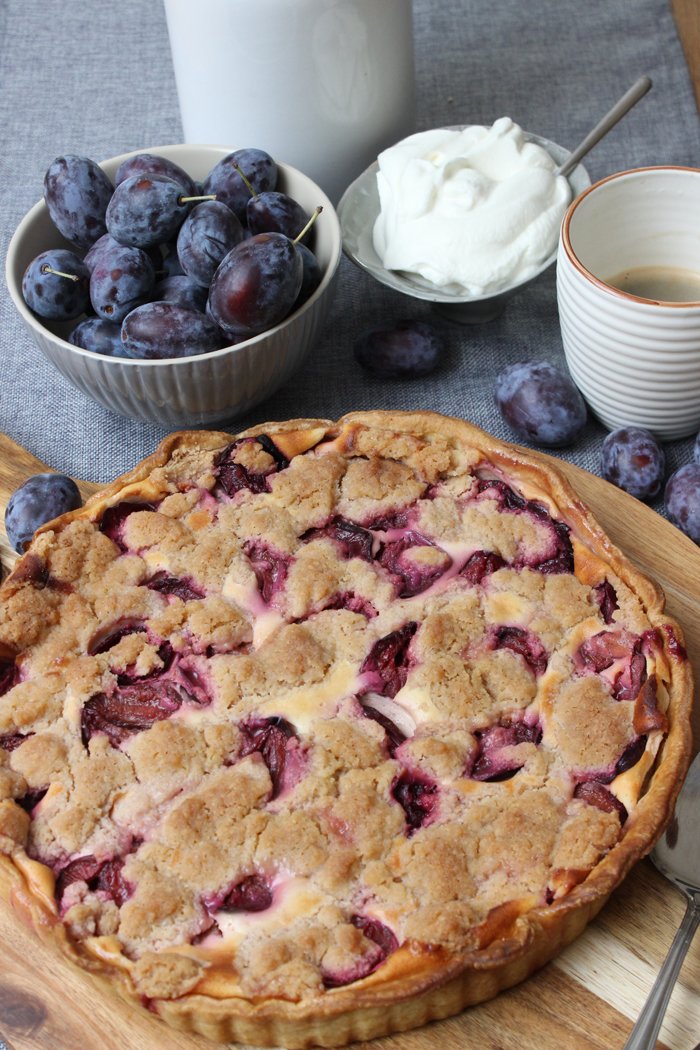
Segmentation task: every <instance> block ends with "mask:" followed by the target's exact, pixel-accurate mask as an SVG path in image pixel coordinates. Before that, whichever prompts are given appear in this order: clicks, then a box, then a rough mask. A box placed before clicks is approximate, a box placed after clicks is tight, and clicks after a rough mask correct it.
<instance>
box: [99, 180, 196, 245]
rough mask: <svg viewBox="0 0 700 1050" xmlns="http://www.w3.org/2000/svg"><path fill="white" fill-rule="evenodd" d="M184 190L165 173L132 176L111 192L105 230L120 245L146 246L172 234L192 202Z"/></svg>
mask: <svg viewBox="0 0 700 1050" xmlns="http://www.w3.org/2000/svg"><path fill="white" fill-rule="evenodd" d="M185 195H186V194H185V191H184V189H183V187H182V185H181V184H180V183H179V182H174V181H173V179H169V178H167V177H166V176H165V175H149V174H144V175H131V176H130V177H129V178H128V179H125V180H124V182H121V183H120V184H119V185H118V186H117V188H116V189H115V191H114V194H113V195H112V199H111V200H110V202H109V205H108V207H107V212H106V216H105V218H106V222H107V229H108V230H109V232H110V233H111V235H112V237H114V239H115V240H116V241H119V243H120V244H126V245H130V246H131V247H134V248H145V247H148V246H149V245H154V244H160V243H161V242H162V241H168V240H170V239H171V238H172V237H174V236H175V234H176V233H177V231H178V230H179V229H180V226H181V225H182V223H183V222H184V220H185V217H186V216H187V214H188V212H189V210H190V207H191V205H190V204H187V203H183V200H182V198H183V197H184V196H185Z"/></svg>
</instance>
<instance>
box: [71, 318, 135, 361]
mask: <svg viewBox="0 0 700 1050" xmlns="http://www.w3.org/2000/svg"><path fill="white" fill-rule="evenodd" d="M121 331H122V326H121V325H120V324H118V323H117V322H116V321H105V320H103V319H102V318H101V317H86V318H85V320H83V321H81V322H80V323H79V324H77V325H76V326H75V328H74V329H73V331H72V332H71V333H70V335H69V336H68V342H69V343H72V344H73V346H80V347H82V348H83V350H90V351H91V353H93V354H102V356H103V357H126V356H127V355H126V354H125V353H124V348H123V347H122V337H121Z"/></svg>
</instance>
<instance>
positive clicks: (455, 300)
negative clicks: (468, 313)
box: [337, 124, 591, 306]
mask: <svg viewBox="0 0 700 1050" xmlns="http://www.w3.org/2000/svg"><path fill="white" fill-rule="evenodd" d="M487 126H488V125H482V124H446V125H442V126H440V127H436V128H427V129H423V130H427V131H462V130H464V129H465V128H469V127H487ZM521 130H522V132H523V135H524V136H525V140H526V142H532V143H534V144H535V145H537V146H541V147H542V148H543V149H545V150H546V151H547V152H548V153H549V155H550V156H551V157H552V159H553V160H554V161H555V162H556V163H557V164H561V163H563V161H564V160H565V159H566V157H565V156H564V157H562V158H561V159H557V158H556V157H554V156H553V155H552V153H551V151H550V149H549V147H550V146H554V147H556V149H557V150H562V151H564V153H565V154H568V153H570V151H569V150H567V148H566V147H565V146H561V145H560V144H559V143H558V142H554V140H553V139H548V138H545V137H544V136H543V135H537V134H535V133H534V132H531V131H527V130H525V129H524V128H521ZM421 133H422V132H421V131H416V132H413V134H416V135H418V134H421ZM411 137H412V136H411V135H409V136H406V138H411ZM401 141H402V142H403V141H405V139H402V140H401ZM378 168H379V159H378V158H375V159H374V160H373V161H372V163H371V164H370V165H368V167H367V168H365V170H364V171H363V172H362V173H361V174H360V175H358V177H357V178H356V179H355V180H354V181H353V182H351V183H350V185H349V186H348V187H347V189H346V190H345V192H344V193H343V195H342V197H341V198H340V200H339V202H338V205H337V211H338V217H339V220H340V228H341V235H342V241H343V253H344V254H345V255H346V256H347V258H349V259H350V260H351V262H353V263H355V265H356V266H359V267H360V269H362V270H364V271H365V273H368V274H369V275H370V276H371V277H374V279H375V280H377V281H379V282H380V283H382V284H384V285H385V286H386V287H387V288H391V289H393V290H394V291H397V292H401V293H403V294H404V295H409V296H411V297H412V298H414V299H423V300H425V301H427V302H432V303H440V304H452V305H463V306H469V305H470V304H471V303H475V304H477V303H486V302H491V301H493V300H498V299H501V298H505V297H510V296H511V295H514V294H515V293H516V292H517V291H519V290H520V289H521V288H523V287H525V286H526V285H527V284H529V283H530V282H531V281H534V280H535V279H536V278H537V277H539V276H540V275H541V274H542V273H544V271H545V270H547V269H548V268H549V267H550V266H551V265H552V263H554V262H555V261H556V258H557V249H558V245H557V244H556V243H555V245H554V248H553V250H552V251H551V252H550V254H549V255H548V256H547V258H546V259H545V260H543V262H542V263H541V264H540V266H539V268H538V269H537V271H536V272H535V273H533V274H530V275H529V276H528V277H525V278H523V279H521V280H519V281H518V282H517V283H516V284H509V285H507V286H506V287H504V288H500V289H497V290H494V291H490V292H486V293H485V294H483V295H471V296H461V295H455V294H454V293H447V292H442V291H440V289H439V288H438V287H437V286H435V287H430V286H428V284H427V283H426V285H425V287H422V286H421V285H419V284H417V283H414V282H413V281H410V280H408V279H407V278H404V277H403V276H402V275H401V272H400V271H395V270H387V269H386V268H385V267H383V266H382V265H381V260H380V259H379V256H377V259H378V261H379V263H380V265H379V266H375V265H373V264H369V263H368V262H367V260H366V259H365V258H364V257H363V256H362V255H360V254H359V253H357V252H352V251H350V250H349V248H348V245H347V242H346V233H345V231H346V221H347V215H348V212H349V208H350V202H351V199H352V198H353V197H354V196H355V195H356V194H357V193H358V192H360V191H362V190H364V189H365V188H367V189H369V188H370V186H371V185H373V184H374V182H375V181H376V180H375V176H376V173H377V171H378ZM574 173H579V175H580V177H581V178H582V179H584V180H586V184H587V185H588V186H590V182H591V179H590V176H589V174H588V171H587V170H586V168H585V167H584V166H583V164H580V163H579V164H577V165H576V166H575V168H574V170H573V171H572V172H570V173H569V174H568V175H567V176H565V178H566V181H567V182H568V183H569V187H570V189H571V193H572V199H574V198H575V196H576V194H577V193H578V191H577V190H575V189H574V187H573V185H572V181H571V180H572V177H573V175H574ZM569 206H570V205H569ZM377 214H378V211H377ZM375 218H376V215H374V216H373V217H372V222H373V221H374V219H375ZM344 220H345V221H344ZM389 278H391V279H389Z"/></svg>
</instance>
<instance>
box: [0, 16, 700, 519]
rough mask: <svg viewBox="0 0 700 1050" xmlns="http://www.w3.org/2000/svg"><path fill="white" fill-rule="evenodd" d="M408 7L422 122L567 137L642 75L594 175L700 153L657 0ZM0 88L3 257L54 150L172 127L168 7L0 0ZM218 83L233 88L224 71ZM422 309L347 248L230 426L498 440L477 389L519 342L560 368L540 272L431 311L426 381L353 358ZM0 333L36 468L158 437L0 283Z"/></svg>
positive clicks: (16, 414) (498, 424) (485, 389)
mask: <svg viewBox="0 0 700 1050" xmlns="http://www.w3.org/2000/svg"><path fill="white" fill-rule="evenodd" d="M415 12H416V19H415V22H416V61H417V80H418V125H417V126H418V128H419V129H423V128H427V127H431V126H437V125H444V124H450V123H458V122H473V123H491V122H492V121H493V120H495V119H496V118H498V117H500V116H503V115H508V116H510V117H512V118H513V119H514V120H516V121H517V122H518V123H520V124H521V125H522V126H523V127H525V128H527V129H528V130H530V131H534V132H536V133H539V134H541V135H544V136H545V137H547V138H550V139H553V140H554V141H556V142H559V143H561V144H563V145H565V146H567V147H573V146H574V145H575V144H576V143H577V142H578V140H579V139H580V138H581V137H582V136H583V134H584V133H585V132H586V131H587V130H588V129H589V128H590V127H591V126H592V125H593V124H594V123H595V122H596V121H597V120H598V119H599V117H600V116H601V115H602V114H603V113H604V112H605V111H606V110H607V109H608V108H609V106H610V105H612V103H613V102H614V101H615V100H616V99H617V98H618V97H619V96H620V95H621V94H622V93H623V92H624V90H625V89H626V88H627V87H628V86H629V85H630V84H631V83H632V82H633V81H634V80H635V79H636V78H637V77H638V76H640V75H641V74H643V73H647V74H649V75H650V76H651V77H652V78H653V81H654V87H653V90H652V91H651V93H650V94H649V95H648V96H647V97H646V98H645V99H644V100H643V101H642V102H641V103H640V104H639V105H638V106H637V108H636V109H635V110H633V111H632V113H630V114H629V115H628V116H627V117H626V118H625V119H624V120H623V121H622V123H621V124H619V125H618V127H617V128H616V129H614V131H613V132H612V133H611V134H610V135H609V136H608V138H607V139H606V140H604V141H603V142H602V143H600V144H599V145H598V146H597V147H596V149H595V151H594V152H593V153H592V154H591V155H590V156H589V158H588V159H587V161H586V162H585V163H586V166H587V167H588V170H589V173H590V175H591V177H592V178H593V179H595V178H599V177H601V176H603V175H606V174H608V173H610V172H612V171H615V170H619V169H621V168H626V167H633V166H637V165H643V164H655V163H671V164H690V165H700V121H699V120H698V113H697V110H696V108H695V104H694V99H693V94H692V90H691V84H690V79H689V75H688V71H687V68H686V65H685V61H684V58H683V54H682V50H681V47H680V43H679V40H678V37H677V33H676V29H675V25H674V22H673V19H672V16H671V13H670V9H669V7H668V4H667V0H634V3H619V2H616V0H589V2H588V3H586V4H580V3H574V0H537V2H535V3H522V2H521V0H502V2H501V3H499V4H492V3H491V2H490V0H415ZM234 57H235V56H232V69H233V68H234V67H235V62H234V61H233V58H234ZM300 61H303V56H300ZM0 89H1V90H0V112H1V114H2V119H1V122H0V127H1V128H2V138H3V145H4V148H3V150H2V152H1V153H0V185H1V186H2V194H0V260H1V261H2V263H3V268H4V257H5V252H6V248H7V243H8V241H9V238H10V236H11V234H12V232H13V230H14V229H15V227H16V225H17V223H18V222H19V220H20V218H21V217H22V215H23V214H24V212H25V211H26V210H27V209H28V208H29V207H30V206H31V205H32V204H33V203H34V202H35V201H36V200H37V199H39V197H40V195H41V186H42V178H43V174H44V171H45V170H46V168H47V167H48V165H49V164H50V162H51V161H52V160H53V158H54V157H55V156H56V155H58V154H60V153H66V152H73V153H79V154H85V155H88V156H91V157H93V158H95V159H98V160H99V159H103V158H104V157H108V156H111V155H114V154H117V153H121V152H124V151H126V150H132V149H142V148H146V147H148V146H153V145H158V144H165V143H170V142H177V141H179V140H180V139H181V137H182V132H181V126H180V118H179V113H178V107H177V98H176V93H175V84H174V78H173V72H172V65H171V60H170V53H169V47H168V39H167V32H166V27H165V20H164V15H163V11H162V7H161V4H160V3H157V2H153V0H150V2H147V0H119V3H113V2H112V0H92V3H90V4H89V5H86V4H85V3H84V2H83V0H62V2H61V3H60V4H59V3H58V2H57V0H51V2H49V3H48V4H47V3H46V2H41V3H40V2H39V0H0ZM231 90H232V91H241V90H245V88H244V87H243V86H242V85H241V84H240V83H235V79H234V78H233V76H232V87H231ZM258 90H261V88H260V86H259V85H254V86H251V92H254V91H258ZM234 145H236V144H234ZM245 145H252V143H245ZM428 313H429V307H428V306H427V305H426V304H419V303H415V302H413V301H411V300H408V299H405V298H404V297H402V296H400V295H398V294H397V293H393V292H391V291H388V290H386V289H384V288H381V287H380V286H378V285H377V284H376V283H375V282H373V281H372V279H371V278H369V277H368V276H366V275H365V274H363V273H361V272H360V271H358V270H357V269H356V268H355V267H353V265H352V264H351V263H349V262H348V261H347V260H346V259H343V261H342V263H341V270H340V279H339V282H338V291H337V298H336V300H335V304H334V308H333V310H332V314H331V316H330V319H329V320H328V322H327V325H326V327H325V331H324V334H323V337H322V339H321V341H320V343H319V345H318V346H317V348H316V350H315V351H314V353H313V355H312V356H311V357H310V359H309V360H308V362H307V364H306V365H305V366H304V368H303V369H302V370H301V371H300V372H299V373H298V374H297V375H296V376H295V377H294V378H293V379H292V381H291V382H290V383H289V384H288V385H287V387H286V388H285V389H284V390H283V391H281V392H280V393H278V394H277V395H275V396H273V397H272V398H270V399H268V400H267V401H266V402H265V403H264V404H262V405H260V406H259V407H258V408H257V409H255V410H254V411H253V412H251V413H249V414H248V415H247V416H245V417H244V418H243V419H241V420H239V421H237V423H236V424H235V426H236V427H237V428H238V429H240V428H241V427H242V426H244V425H251V424H253V423H257V422H261V421H264V420H267V419H285V418H289V417H293V416H316V415H320V416H327V417H330V418H336V417H337V416H339V415H341V414H342V413H343V412H346V411H349V410H352V409H361V408H370V407H374V408H394V407H400V408H411V407H426V408H431V409H435V410H438V411H441V412H445V413H448V414H453V415H457V416H463V417H466V418H468V419H471V420H473V421H474V422H476V423H478V424H480V425H481V426H484V427H485V428H487V429H488V430H490V431H492V432H493V433H494V434H496V435H498V436H500V437H506V438H512V435H511V434H510V432H509V430H508V428H507V427H506V425H505V424H504V423H503V422H502V420H501V419H500V416H499V415H498V413H497V411H496V409H495V408H494V405H493V400H492V385H493V378H494V376H495V374H496V372H497V371H498V370H499V369H500V368H501V367H503V366H504V365H505V364H507V363H509V362H511V361H515V360H517V359H519V358H522V357H530V358H549V359H550V360H552V361H554V362H557V363H560V364H563V352H562V347H561V340H560V336H559V328H558V321H557V313H556V295H555V283H554V269H553V268H551V269H550V271H549V272H548V273H547V274H546V275H543V276H542V277H541V278H540V279H538V281H537V282H535V284H534V285H533V286H531V287H530V288H529V289H528V290H527V291H526V292H523V293H521V294H520V295H519V296H518V297H517V298H515V299H514V300H513V301H512V303H511V304H510V305H509V306H508V308H507V310H506V312H505V314H504V315H503V316H502V317H501V318H500V319H498V320H497V321H494V322H491V323H489V324H487V325H483V326H479V327H455V326H451V325H444V331H445V335H446V339H447V343H448V354H447V358H446V361H445V363H444V365H443V366H442V367H441V369H440V370H439V371H438V372H437V373H435V374H434V375H433V376H431V377H429V378H427V379H424V380H420V381H402V382H389V381H377V380H374V379H370V378H368V377H367V376H366V375H365V374H364V373H363V372H362V371H361V370H360V369H359V367H358V366H357V365H356V364H355V362H354V359H353V357H352V351H351V348H352V343H353V340H354V338H355V337H356V335H357V334H358V333H359V332H360V331H361V330H363V329H365V328H366V327H367V326H369V325H371V324H373V323H374V322H379V321H385V320H387V319H392V318H395V319H398V318H400V317H404V316H412V317H421V316H427V315H428ZM0 348H1V352H2V362H3V369H2V374H3V378H2V382H0V429H1V430H3V431H5V432H6V433H8V434H9V435H10V436H11V437H12V438H14V439H15V440H16V441H19V442H20V443H21V444H23V445H25V446H26V447H27V448H28V449H30V451H32V452H33V453H34V454H35V455H37V456H38V457H39V458H40V459H42V460H44V461H45V462H46V463H48V464H49V465H50V466H51V467H54V468H56V469H58V470H61V471H65V472H67V473H69V474H72V475H74V476H77V477H81V478H85V479H89V480H95V481H100V482H106V481H108V480H110V479H111V478H113V477H114V476H115V475H116V474H118V473H121V472H123V471H124V470H126V469H128V468H130V467H131V466H133V465H134V463H136V462H137V461H138V460H139V459H141V458H142V457H143V456H144V455H146V454H147V453H149V452H151V451H152V450H153V448H154V447H155V445H156V444H157V442H158V441H159V440H160V438H161V437H163V435H164V433H165V431H164V430H163V429H161V428H159V427H157V426H154V425H150V424H143V423H139V422H135V421H132V420H124V419H122V418H120V417H117V416H115V415H112V414H111V413H109V412H107V411H106V410H105V409H103V408H102V407H100V406H98V405H96V404H94V403H93V402H92V401H91V400H89V399H88V398H87V397H86V396H85V395H83V394H82V393H80V392H78V391H77V390H75V389H74V388H73V387H72V386H71V385H70V384H69V383H68V381H67V380H65V379H64V378H63V377H62V376H61V375H60V374H59V373H57V372H56V371H55V370H54V369H53V367H52V366H51V365H50V364H49V363H48V362H47V361H45V359H44V358H43V356H42V355H41V353H40V352H39V350H38V349H37V348H36V346H35V345H34V343H33V342H32V340H31V339H30V338H29V336H28V335H27V334H26V333H25V331H24V329H23V327H22V326H21V324H20V321H19V318H18V317H17V316H16V314H15V311H14V308H13V306H12V304H11V302H10V300H9V296H8V294H7V291H6V289H5V287H4V281H3V283H2V291H1V292H0ZM604 433H605V431H604V430H603V428H602V427H601V426H600V425H598V424H597V423H595V422H591V423H590V425H589V426H588V428H587V430H586V432H585V434H584V436H583V437H582V438H581V439H580V440H579V441H578V443H577V444H576V446H575V447H574V448H572V449H570V450H567V451H565V452H564V453H563V455H564V456H565V457H566V458H568V459H571V460H573V461H575V462H576V463H577V464H579V465H580V466H583V467H586V468H588V469H591V470H594V471H595V470H596V469H597V463H598V450H599V446H600V442H601V440H602V437H603V436H604ZM690 449H691V442H690V441H685V442H680V443H676V444H674V445H671V446H669V448H668V452H669V460H670V466H671V467H675V466H677V465H680V464H681V463H684V462H687V461H689V460H690V458H691V451H690ZM657 506H659V504H657Z"/></svg>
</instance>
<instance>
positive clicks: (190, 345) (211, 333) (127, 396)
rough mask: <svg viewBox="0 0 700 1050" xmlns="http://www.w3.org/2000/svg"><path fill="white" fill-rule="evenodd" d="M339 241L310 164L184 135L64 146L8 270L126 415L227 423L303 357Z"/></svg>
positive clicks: (87, 384)
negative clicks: (182, 139)
mask: <svg viewBox="0 0 700 1050" xmlns="http://www.w3.org/2000/svg"><path fill="white" fill-rule="evenodd" d="M38 181H39V180H38ZM340 254H341V239H340V226H339V223H338V218H337V215H336V213H335V211H334V208H333V205H332V204H331V202H330V201H329V200H328V198H327V196H326V195H325V193H323V191H322V190H321V189H320V188H319V187H318V186H317V185H316V183H314V182H313V181H312V180H311V179H310V178H308V177H307V176H306V175H304V174H302V173H301V172H300V171H298V170H297V169H295V168H292V167H290V166H289V165H287V164H284V163H283V162H281V161H280V160H277V159H276V158H273V157H271V156H270V155H269V154H268V153H266V152H265V151H264V150H260V149H255V148H243V149H234V150H232V149H230V148H226V147H219V146H197V145H171V146H159V147H153V148H149V149H148V150H143V151H138V152H134V153H126V154H123V155H121V156H118V157H113V158H111V159H110V160H107V161H104V162H102V163H100V164H97V163H95V162H94V161H93V160H92V159H90V158H88V157H83V156H77V155H73V154H66V155H64V156H61V157H57V158H56V159H55V160H54V161H53V162H52V164H51V165H50V167H49V168H48V170H47V171H46V174H45V176H44V199H43V200H42V201H40V202H39V203H38V204H36V205H35V206H34V207H33V208H32V209H31V210H30V211H29V212H28V213H27V215H26V216H25V217H24V219H23V220H22V222H21V223H20V225H19V226H18V228H17V230H16V232H15V234H14V236H13V238H12V241H11V243H10V246H9V250H8V254H7V264H6V279H7V285H8V288H9V291H10V295H11V296H12V299H13V301H14V304H15V306H16V307H17V310H18V311H19V313H20V315H21V317H22V319H23V321H24V323H25V325H26V327H27V329H28V330H29V332H30V334H31V335H32V336H33V338H34V340H35V342H36V343H37V344H38V346H39V348H40V349H41V350H42V352H43V353H44V354H45V355H46V357H48V359H49V360H50V361H52V362H53V364H54V365H55V366H56V367H57V368H58V369H59V371H60V372H62V373H63V375H64V376H65V377H66V378H67V379H68V380H69V381H70V382H71V383H73V385H74V386H76V387H77V388H78V389H79V390H82V391H83V393H85V394H87V395H89V396H90V397H91V398H93V399H94V400H96V401H98V402H99V403H101V404H102V405H104V406H105V407H106V408H107V409H109V410H111V411H113V412H116V413H118V414H120V415H123V416H128V417H132V418H135V419H140V420H146V421H152V422H156V423H160V424H162V425H164V426H168V427H180V426H194V427H197V426H212V425H213V424H217V423H223V422H227V421H229V420H232V419H235V418H236V417H237V416H239V415H241V414H243V413H244V412H246V411H247V410H248V409H250V408H252V407H253V406H254V405H256V404H258V403H259V402H260V401H262V400H264V399H265V398H266V397H268V396H269V395H270V394H272V393H274V391H275V390H277V389H278V388H279V387H280V386H281V385H282V384H283V383H284V382H285V381H286V380H287V379H288V378H289V376H291V375H292V373H293V372H294V371H295V370H296V369H297V368H298V367H299V366H300V365H301V363H302V362H303V360H304V359H305V357H306V356H307V354H308V353H309V352H310V351H311V349H312V348H313V346H314V344H315V343H316V342H317V340H318V336H319V333H320V330H321V327H322V325H323V322H324V320H325V318H326V315H327V312H328V309H329V306H330V304H331V300H332V295H333V288H334V284H335V277H336V271H337V267H338V263H339V259H340Z"/></svg>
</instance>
